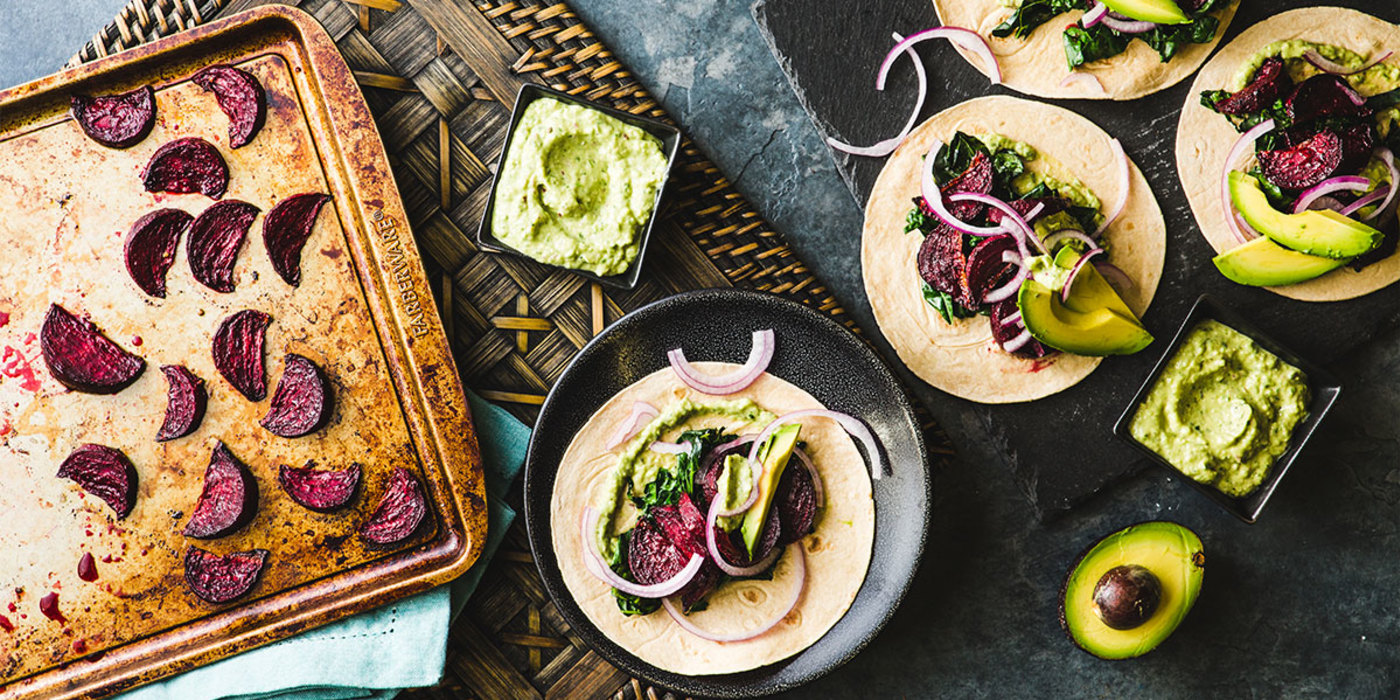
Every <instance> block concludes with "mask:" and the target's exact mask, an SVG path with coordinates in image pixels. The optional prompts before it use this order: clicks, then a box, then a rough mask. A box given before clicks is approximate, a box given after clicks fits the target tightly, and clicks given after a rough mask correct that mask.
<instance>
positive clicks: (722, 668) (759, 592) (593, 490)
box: [550, 362, 875, 676]
mask: <svg viewBox="0 0 1400 700" xmlns="http://www.w3.org/2000/svg"><path fill="white" fill-rule="evenodd" d="M694 364H695V365H696V366H697V367H699V368H700V369H701V370H702V371H704V372H706V373H721V372H726V371H732V370H734V369H736V368H737V367H738V365H732V364H728V363H720V362H697V363H694ZM684 398H690V399H691V400H693V401H697V402H708V401H714V400H715V397H709V396H705V395H704V394H700V393H698V392H696V391H694V390H693V389H690V388H688V387H686V386H685V385H684V384H682V383H681V382H680V381H679V380H677V379H676V378H675V373H674V372H672V371H671V370H670V369H669V368H667V369H663V370H659V371H657V372H654V373H652V374H650V375H647V376H646V377H644V378H643V379H641V380H640V381H638V382H637V383H635V384H633V385H631V386H629V387H627V388H626V389H623V390H622V391H621V392H618V394H617V395H616V396H614V397H612V399H610V400H609V401H608V402H607V403H606V404H604V405H603V407H602V408H600V409H598V411H597V412H596V413H594V414H593V416H592V417H591V418H589V419H588V422H587V424H585V425H584V427H583V429H582V430H580V431H579V432H578V434H577V435H575V436H574V439H573V442H571V443H570V444H569V449H568V450H567V451H566V452H565V453H564V459H563V461H562V462H561V463H560V464H559V474H558V476H557V477H556V479H555V482H554V493H553V496H552V498H551V501H550V529H551V531H552V532H551V534H552V536H553V542H554V552H555V556H557V557H558V559H559V571H560V573H561V575H562V576H563V578H564V584H565V585H566V586H567V587H568V589H569V593H570V594H571V595H573V597H574V600H575V601H577V602H578V605H579V607H580V608H582V609H583V612H584V614H585V615H587V616H588V619H589V620H590V621H592V622H593V624H594V625H595V626H597V627H598V629H599V630H600V631H602V632H603V634H605V635H607V637H608V638H609V639H611V640H612V641H613V642H615V643H617V644H618V645H619V646H621V647H622V648H624V649H626V650H627V651H629V652H631V653H632V654H634V655H636V656H637V657H638V658H640V659H642V660H643V661H645V662H647V663H649V664H651V665H653V666H656V667H658V668H662V669H665V670H667V671H672V672H674V673H680V674H684V675H690V676H699V675H710V674H719V673H737V672H739V671H746V670H749V669H753V668H758V667H760V666H766V665H768V664H771V663H773V662H776V661H780V660H782V659H785V658H787V657H789V656H792V655H794V654H796V653H798V652H800V651H802V650H803V649H806V648H807V647H809V646H811V645H812V643H813V642H815V641H817V640H818V639H820V638H821V637H822V635H824V634H826V632H827V630H829V629H831V627H832V625H835V624H836V622H837V620H840V619H841V616H842V615H845V613H846V611H847V610H848V609H849V608H850V607H851V602H852V601H854V600H855V597H856V593H857V592H858V591H859V590H860V587H861V584H862V582H864V580H865V572H866V569H867V568H869V566H870V553H871V547H872V544H873V542H874V538H875V506H874V501H873V500H872V499H871V489H870V473H869V467H867V466H866V463H865V461H864V460H863V459H862V457H861V455H860V452H859V451H857V450H856V446H855V443H853V442H852V441H851V438H850V437H849V436H847V435H846V433H845V432H844V431H843V430H842V429H841V428H840V427H838V426H837V425H836V424H835V423H834V422H832V421H830V420H827V419H821V418H819V419H808V420H804V421H802V432H801V435H800V438H799V439H800V440H802V441H803V442H805V443H806V451H807V453H808V454H809V455H810V456H811V458H812V461H813V463H814V464H815V465H816V467H817V472H818V473H819V474H820V475H821V479H822V483H823V487H824V489H825V491H826V503H825V507H824V508H823V509H822V510H820V511H819V512H818V514H817V523H816V530H815V531H814V532H813V533H812V534H810V535H808V536H806V537H805V538H803V539H802V541H801V542H800V543H798V545H789V551H788V552H786V553H784V554H783V556H782V558H781V559H780V560H779V562H778V566H777V569H776V570H775V574H774V576H773V580H772V581H728V582H726V583H724V584H722V585H721V586H720V587H719V588H718V589H717V590H715V592H713V593H711V594H710V596H709V598H708V599H707V600H708V601H709V605H708V607H707V608H706V609H705V610H703V611H700V612H697V613H693V614H691V615H690V616H689V618H690V620H691V621H693V622H694V623H695V624H696V625H698V626H700V627H701V628H702V629H706V630H710V631H713V632H716V633H732V632H737V631H739V630H742V629H745V628H746V627H747V628H753V627H756V626H757V625H758V624H760V623H761V622H764V621H766V620H769V619H771V618H772V616H773V615H774V614H776V613H777V612H778V611H779V610H781V608H782V606H783V605H785V604H786V602H787V600H788V596H789V595H790V592H791V591H792V587H793V585H794V579H793V574H794V571H793V566H794V552H793V551H791V547H794V546H801V547H802V548H803V550H804V551H805V552H806V567H807V576H806V585H805V587H804V588H803V591H802V598H801V599H800V600H799V601H798V603H797V607H796V608H794V609H793V611H792V612H791V613H789V614H788V616H787V617H786V618H784V619H783V621H782V622H780V623H778V625H777V626H776V627H774V628H773V629H772V630H769V631H768V632H767V633H765V634H762V635H760V636H758V637H756V638H754V639H751V640H748V641H744V642H731V643H726V644H720V643H718V642H711V641H708V640H705V639H701V638H700V637H697V636H695V635H693V634H691V633H689V632H687V631H685V630H683V629H681V627H680V626H678V625H677V624H676V623H675V622H674V621H673V620H672V619H671V618H670V616H669V615H667V613H666V611H665V610H664V609H660V610H657V611H656V612H654V613H652V614H650V615H643V616H635V617H627V616H625V615H623V614H622V612H621V611H619V610H618V609H617V603H616V602H615V601H614V598H613V595H612V592H611V591H612V589H611V587H609V586H608V585H607V584H606V583H604V582H602V581H599V580H598V579H597V578H595V577H594V576H593V575H592V574H590V573H589V572H588V570H587V569H586V568H585V566H584V560H583V548H582V547H583V544H582V542H581V537H580V523H581V518H582V515H583V510H584V508H586V507H588V506H589V505H591V504H592V503H594V502H595V497H596V494H597V493H598V490H599V489H600V488H606V484H607V480H608V479H609V477H610V473H611V472H612V469H613V468H614V466H615V465H616V464H617V455H618V453H619V452H620V450H621V448H619V449H618V450H611V451H610V450H607V449H605V448H604V445H606V444H607V442H608V439H609V438H610V437H611V436H612V433H613V431H615V430H616V429H617V426H618V425H619V424H620V423H622V422H623V421H624V420H625V419H626V418H627V416H628V415H629V413H630V412H631V410H632V404H633V403H634V402H636V401H646V402H647V403H650V404H652V405H653V406H656V407H657V408H659V409H661V410H663V411H664V410H665V409H666V406H668V405H671V404H673V403H675V402H677V401H679V400H681V399H684ZM728 398H750V399H753V400H754V402H755V403H757V404H758V405H759V406H761V407H763V408H765V409H767V410H768V411H770V412H772V413H774V414H776V415H782V414H784V413H788V412H790V411H796V410H800V409H806V408H821V407H822V406H821V404H820V403H819V402H818V401H817V400H816V399H815V398H813V397H812V395H811V394H808V393H807V392H805V391H803V390H802V389H799V388H797V387H796V386H793V385H792V384H789V383H788V382H786V381H783V380H782V379H779V378H777V377H774V376H772V375H771V374H764V375H763V376H762V377H760V378H759V379H758V380H757V381H755V382H754V383H753V384H752V385H750V386H749V387H748V388H747V389H744V390H743V391H742V392H740V393H739V394H737V395H736V396H734V397H728ZM687 426H690V427H721V426H722V427H725V428H727V429H729V431H730V432H734V433H738V434H746V433H756V432H758V431H759V430H762V428H763V427H764V426H762V425H746V424H743V423H742V421H739V420H737V419H733V418H726V417H717V416H714V417H712V416H705V417H700V418H696V419H693V420H691V421H690V422H688V423H687ZM680 430H681V429H676V430H674V431H672V433H670V434H668V435H665V436H663V439H675V436H676V435H678V434H679V433H680ZM794 467H796V465H795V464H794V465H790V466H789V467H788V468H794Z"/></svg>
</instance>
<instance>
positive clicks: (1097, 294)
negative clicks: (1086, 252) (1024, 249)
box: [1055, 246, 1137, 321]
mask: <svg viewBox="0 0 1400 700" xmlns="http://www.w3.org/2000/svg"><path fill="white" fill-rule="evenodd" d="M1079 257H1080V256H1079V251H1077V250H1075V249H1073V248H1071V247H1069V246H1065V247H1063V248H1061V249H1060V250H1059V252H1057V253H1055V264H1056V265H1058V266H1060V267H1062V268H1064V269H1066V270H1073V269H1074V265H1075V263H1077V262H1079ZM1064 304H1065V306H1067V307H1069V309H1070V310H1071V311H1078V312H1080V313H1089V312H1090V311H1093V310H1094V309H1105V308H1106V309H1113V310H1114V311H1117V312H1118V313H1119V314H1120V315H1122V316H1124V317H1127V318H1131V319H1133V320H1134V321H1136V320H1137V314H1135V313H1133V310H1132V309H1130V308H1128V305H1127V303H1125V302H1124V301H1123V298H1122V297H1120V296H1118V292H1117V291H1116V290H1114V289H1113V285H1111V284H1109V283H1108V280H1106V279H1104V278H1103V275H1100V274H1099V271H1098V270H1096V269H1094V266H1093V265H1086V266H1085V267H1084V269H1083V270H1080V271H1079V274H1078V275H1075V277H1074V284H1073V285H1072V286H1071V287H1070V290H1069V300H1068V301H1066V302H1065V303H1064Z"/></svg>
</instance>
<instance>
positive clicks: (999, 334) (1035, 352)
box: [990, 297, 1051, 358]
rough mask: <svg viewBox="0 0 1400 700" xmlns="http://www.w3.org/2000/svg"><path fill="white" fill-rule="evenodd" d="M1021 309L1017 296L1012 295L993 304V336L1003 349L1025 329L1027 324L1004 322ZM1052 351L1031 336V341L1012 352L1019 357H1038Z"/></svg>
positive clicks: (991, 320) (991, 319)
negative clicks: (1008, 323)
mask: <svg viewBox="0 0 1400 700" xmlns="http://www.w3.org/2000/svg"><path fill="white" fill-rule="evenodd" d="M1020 310H1021V309H1020V307H1019V306H1017V305H1016V297H1011V298H1010V299H1007V300H1005V301H1002V302H1000V303H997V304H994V305H993V306H992V313H991V318H990V322H991V324H992V338H993V339H994V340H996V341H997V345H998V346H1000V347H1001V349H1002V350H1006V344H1007V343H1008V342H1010V341H1011V340H1013V339H1014V338H1016V336H1018V335H1020V334H1021V331H1023V330H1025V326H1023V325H1021V324H1019V323H1013V324H1010V325H1007V324H1005V323H1003V322H1004V321H1005V320H1006V319H1007V318H1009V317H1010V316H1011V315H1012V314H1014V313H1016V312H1017V311H1020ZM1050 352H1051V350H1050V349H1049V348H1046V347H1045V346H1044V345H1041V344H1040V341H1038V340H1036V339H1035V338H1031V340H1030V342H1028V343H1026V344H1025V345H1022V346H1021V347H1020V349H1018V350H1016V351H1015V352H1012V353H1011V354H1012V355H1015V356H1017V357H1026V358H1037V357H1045V356H1046V355H1049V354H1050Z"/></svg>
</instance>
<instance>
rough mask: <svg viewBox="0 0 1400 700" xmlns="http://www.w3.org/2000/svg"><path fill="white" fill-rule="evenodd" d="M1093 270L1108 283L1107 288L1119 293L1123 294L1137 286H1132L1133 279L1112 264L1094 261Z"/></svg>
mask: <svg viewBox="0 0 1400 700" xmlns="http://www.w3.org/2000/svg"><path fill="white" fill-rule="evenodd" d="M1094 269H1095V270H1098V271H1099V274H1100V275H1103V278H1104V281H1106V282H1108V284H1109V286H1111V287H1113V288H1114V289H1116V290H1118V291H1119V292H1124V291H1127V290H1129V289H1132V288H1133V287H1136V286H1137V285H1136V284H1133V278H1131V277H1129V276H1128V273H1126V272H1124V271H1123V269H1122V268H1120V267H1118V266H1117V265H1114V264H1112V263H1106V262H1098V261H1095V262H1094Z"/></svg>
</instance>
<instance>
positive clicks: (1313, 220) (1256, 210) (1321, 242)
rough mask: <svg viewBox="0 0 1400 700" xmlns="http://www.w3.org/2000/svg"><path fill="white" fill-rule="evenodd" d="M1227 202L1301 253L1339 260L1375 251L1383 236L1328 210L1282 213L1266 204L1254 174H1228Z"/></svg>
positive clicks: (1261, 230)
mask: <svg viewBox="0 0 1400 700" xmlns="http://www.w3.org/2000/svg"><path fill="white" fill-rule="evenodd" d="M1230 201H1231V202H1232V203H1234V205H1235V209H1238V210H1239V212H1240V215H1242V216H1243V217H1244V220H1245V221H1248V222H1249V225H1250V226H1252V227H1253V228H1254V230H1256V231H1258V232H1259V233H1262V234H1264V235H1265V236H1268V237H1269V238H1272V239H1274V242H1275V243H1278V244H1279V245H1281V246H1284V247H1286V248H1292V249H1293V250H1296V251H1298V252H1300V253H1308V254H1309V255H1320V256H1322V257H1325V258H1334V259H1337V260H1341V259H1344V258H1354V257H1356V256H1358V255H1365V254H1366V253H1369V252H1371V251H1372V250H1375V249H1376V248H1377V247H1378V246H1380V244H1381V240H1382V239H1384V238H1385V235H1384V234H1382V233H1381V232H1380V231H1377V230H1376V229H1374V228H1371V227H1370V226H1367V225H1366V224H1363V223H1361V222H1360V221H1355V220H1353V219H1349V218H1347V217H1345V216H1342V215H1341V214H1338V213H1337V212H1335V211H1332V210H1331V209H1310V210H1308V211H1305V212H1302V213H1301V214H1285V213H1283V212H1281V211H1279V210H1277V209H1275V208H1274V207H1273V205H1271V204H1269V198H1268V197H1267V196H1265V195H1264V190H1263V189H1260V187H1259V181H1258V180H1256V179H1254V176H1253V175H1248V174H1245V173H1242V172H1240V171H1238V170H1236V171H1232V172H1231V173H1230Z"/></svg>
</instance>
